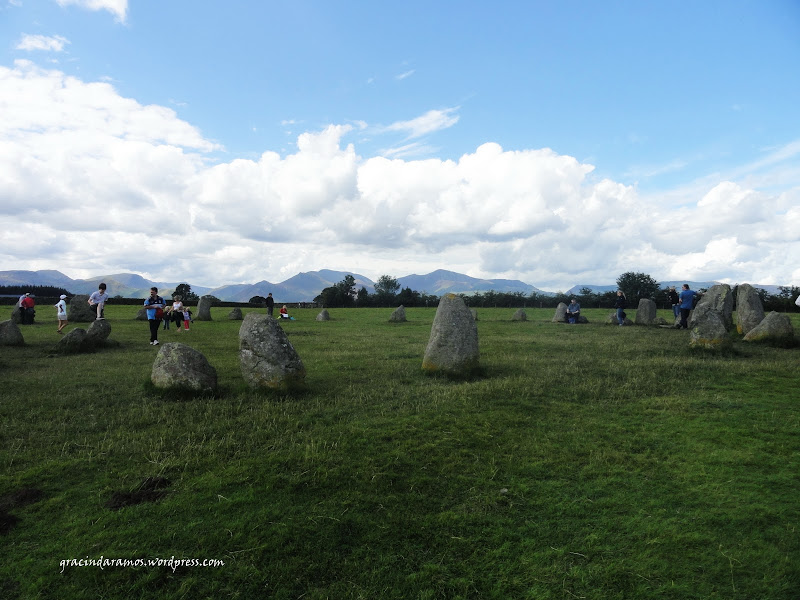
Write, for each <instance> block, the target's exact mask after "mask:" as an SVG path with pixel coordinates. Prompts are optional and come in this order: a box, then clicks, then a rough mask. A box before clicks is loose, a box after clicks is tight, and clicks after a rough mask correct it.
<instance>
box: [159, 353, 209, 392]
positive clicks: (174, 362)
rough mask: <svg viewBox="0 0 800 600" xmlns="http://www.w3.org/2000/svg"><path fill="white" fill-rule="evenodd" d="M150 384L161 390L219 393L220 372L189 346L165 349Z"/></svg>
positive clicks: (160, 354)
mask: <svg viewBox="0 0 800 600" xmlns="http://www.w3.org/2000/svg"><path fill="white" fill-rule="evenodd" d="M150 381H152V382H153V385H154V386H156V387H157V388H160V389H176V390H192V391H195V392H213V391H214V390H216V389H217V371H216V369H214V367H212V366H211V364H210V363H209V362H208V360H207V359H206V357H205V356H204V355H203V354H202V353H200V352H198V351H197V350H195V349H194V348H190V347H189V346H186V345H185V344H178V343H169V344H164V345H163V346H161V349H160V350H159V351H158V354H157V355H156V358H155V360H154V361H153V369H152V371H151V372H150Z"/></svg>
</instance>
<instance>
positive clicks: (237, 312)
mask: <svg viewBox="0 0 800 600" xmlns="http://www.w3.org/2000/svg"><path fill="white" fill-rule="evenodd" d="M242 319H244V316H242V309H241V308H239V307H236V308H234V309H233V310H231V312H229V313H228V320H230V321H241V320H242Z"/></svg>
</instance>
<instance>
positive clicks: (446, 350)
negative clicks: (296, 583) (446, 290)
mask: <svg viewBox="0 0 800 600" xmlns="http://www.w3.org/2000/svg"><path fill="white" fill-rule="evenodd" d="M479 358H480V354H479V351H478V326H477V325H476V324H475V319H474V317H473V316H472V313H471V312H470V310H469V309H468V308H467V305H466V304H464V300H463V299H462V298H461V297H460V296H456V295H455V294H445V295H444V296H442V298H441V300H439V307H438V308H437V309H436V316H435V317H434V318H433V326H432V327H431V336H430V340H429V341H428V347H427V348H426V349H425V358H424V359H423V361H422V368H423V370H425V371H427V372H429V373H445V374H447V375H456V376H465V375H469V374H470V373H471V372H472V371H474V370H475V369H476V368H477V367H478V360H479Z"/></svg>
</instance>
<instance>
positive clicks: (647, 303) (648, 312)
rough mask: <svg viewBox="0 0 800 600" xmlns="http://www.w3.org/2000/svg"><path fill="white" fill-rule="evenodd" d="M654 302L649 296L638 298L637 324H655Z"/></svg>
mask: <svg viewBox="0 0 800 600" xmlns="http://www.w3.org/2000/svg"><path fill="white" fill-rule="evenodd" d="M655 320H656V303H655V302H654V301H653V300H651V299H650V298H642V299H641V300H639V307H638V308H637V309H636V320H635V323H636V324H637V325H655Z"/></svg>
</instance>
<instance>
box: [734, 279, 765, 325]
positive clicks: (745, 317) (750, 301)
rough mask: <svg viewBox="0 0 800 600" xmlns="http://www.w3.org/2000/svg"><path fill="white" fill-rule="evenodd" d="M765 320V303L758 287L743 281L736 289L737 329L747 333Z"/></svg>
mask: <svg viewBox="0 0 800 600" xmlns="http://www.w3.org/2000/svg"><path fill="white" fill-rule="evenodd" d="M763 320H764V305H763V304H762V303H761V297H760V296H759V295H758V292H757V291H756V288H754V287H753V286H752V285H750V284H749V283H743V284H742V285H740V286H739V289H737V290H736V331H738V332H739V333H741V334H742V335H747V334H748V333H750V331H752V330H753V328H755V326H756V325H758V324H759V323H761V321H763Z"/></svg>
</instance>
